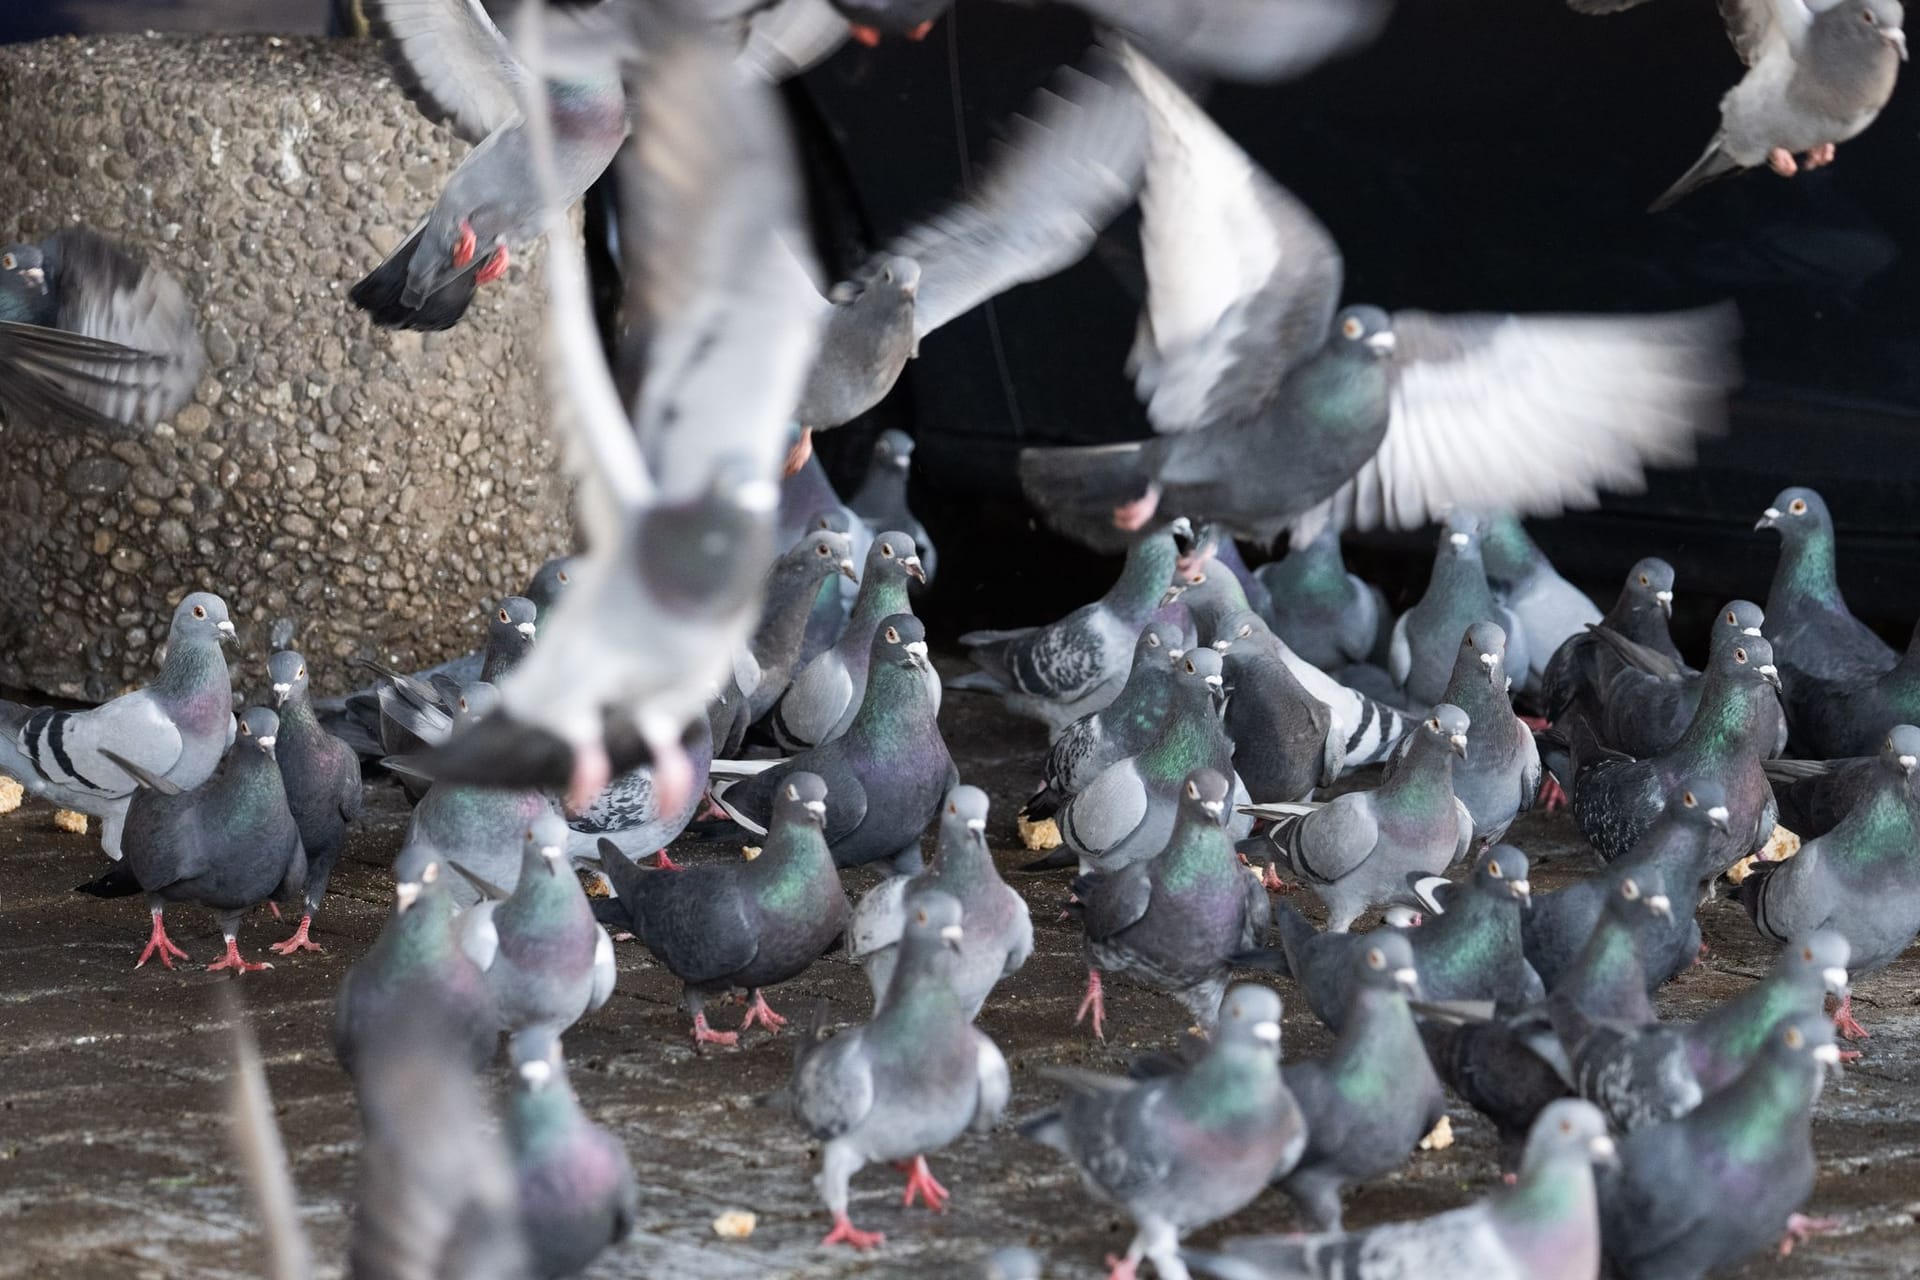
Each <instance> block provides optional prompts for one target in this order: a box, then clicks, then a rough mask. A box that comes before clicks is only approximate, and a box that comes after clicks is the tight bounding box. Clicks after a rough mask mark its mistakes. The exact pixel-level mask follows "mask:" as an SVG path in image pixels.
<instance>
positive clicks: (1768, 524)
mask: <svg viewBox="0 0 1920 1280" xmlns="http://www.w3.org/2000/svg"><path fill="white" fill-rule="evenodd" d="M1779 523H1780V508H1778V507H1768V508H1767V509H1766V510H1765V511H1762V512H1761V513H1760V518H1759V519H1758V520H1755V521H1754V522H1753V527H1754V528H1755V529H1771V528H1773V527H1774V526H1775V525H1777V524H1779Z"/></svg>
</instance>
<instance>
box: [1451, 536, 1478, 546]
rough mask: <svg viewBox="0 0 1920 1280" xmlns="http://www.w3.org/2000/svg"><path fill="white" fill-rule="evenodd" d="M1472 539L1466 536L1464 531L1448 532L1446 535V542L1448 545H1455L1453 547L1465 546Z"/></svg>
mask: <svg viewBox="0 0 1920 1280" xmlns="http://www.w3.org/2000/svg"><path fill="white" fill-rule="evenodd" d="M1472 541H1473V539H1472V538H1469V537H1468V536H1467V535H1466V534H1464V533H1450V534H1448V535H1447V542H1448V543H1449V544H1450V545H1452V546H1455V547H1464V546H1466V545H1467V544H1468V543H1469V542H1472Z"/></svg>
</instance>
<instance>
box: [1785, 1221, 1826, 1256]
mask: <svg viewBox="0 0 1920 1280" xmlns="http://www.w3.org/2000/svg"><path fill="white" fill-rule="evenodd" d="M1840 1227H1841V1222H1840V1219H1838V1218H1809V1217H1808V1216H1807V1215H1806V1214H1804V1213H1792V1214H1788V1215H1787V1234H1786V1235H1784V1236H1781V1237H1780V1256H1781V1257H1783V1258H1784V1257H1786V1256H1787V1255H1788V1254H1790V1253H1792V1252H1793V1246H1795V1245H1797V1244H1805V1243H1806V1242H1807V1241H1808V1239H1810V1238H1811V1237H1813V1236H1820V1235H1825V1234H1827V1233H1828V1232H1830V1231H1838V1230H1839V1229H1840Z"/></svg>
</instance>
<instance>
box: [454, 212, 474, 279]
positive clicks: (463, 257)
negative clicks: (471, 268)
mask: <svg viewBox="0 0 1920 1280" xmlns="http://www.w3.org/2000/svg"><path fill="white" fill-rule="evenodd" d="M479 247H480V241H479V239H478V237H476V236H475V235H474V234H473V224H472V223H471V222H468V221H467V220H466V219H465V218H462V219H460V237H459V239H457V240H455V241H454V242H453V256H452V257H450V258H449V259H448V261H449V262H451V263H452V264H453V265H454V267H455V268H464V267H465V266H466V265H467V264H468V263H469V262H472V261H473V255H474V251H475V250H477V249H478V248H479Z"/></svg>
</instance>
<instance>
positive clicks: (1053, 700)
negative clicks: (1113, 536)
mask: <svg viewBox="0 0 1920 1280" xmlns="http://www.w3.org/2000/svg"><path fill="white" fill-rule="evenodd" d="M1177 554H1178V553H1177V552H1176V551H1175V548H1174V542H1173V537H1172V536H1171V535H1170V534H1166V533H1158V534H1151V535H1149V536H1147V537H1144V538H1142V539H1140V540H1139V541H1138V542H1136V543H1134V544H1133V545H1132V546H1130V547H1128V548H1127V562H1126V566H1125V568H1123V569H1122V570H1121V572H1120V577H1119V579H1118V580H1117V581H1115V582H1114V584H1113V585H1112V586H1111V587H1109V588H1108V589H1107V593H1106V595H1104V596H1102V597H1101V598H1100V599H1098V600H1096V601H1094V602H1093V603H1092V604H1086V605H1082V606H1080V607H1079V608H1078V609H1075V610H1074V611H1073V612H1072V613H1069V614H1068V615H1067V616H1066V617H1064V618H1061V619H1060V620H1059V621H1058V622H1054V623H1049V624H1048V625H1046V626H1040V627H1019V628H1016V629H1014V630H1011V631H970V632H968V633H967V634H965V635H963V636H961V637H960V643H961V644H963V645H965V646H967V656H968V657H969V658H971V659H972V660H973V664H974V666H975V667H976V668H977V671H976V672H971V673H969V674H968V675H967V676H966V677H963V678H962V680H960V681H958V682H956V685H955V687H956V688H970V689H980V690H984V691H987V692H992V693H998V694H999V695H1000V697H1001V700H1002V701H1003V702H1004V703H1005V704H1006V706H1007V708H1008V710H1010V711H1012V712H1014V713H1015V714H1016V715H1023V716H1027V717H1029V718H1031V719H1034V720H1038V721H1040V722H1041V723H1042V724H1044V725H1046V726H1047V729H1048V732H1049V733H1050V734H1051V735H1054V736H1058V735H1059V733H1060V732H1061V731H1062V730H1063V729H1065V728H1066V727H1067V726H1068V725H1070V724H1072V723H1073V722H1074V721H1075V720H1078V719H1080V718H1081V717H1082V716H1086V715H1090V714H1092V713H1093V712H1096V711H1099V710H1100V709H1101V708H1102V707H1105V706H1106V705H1107V704H1109V703H1111V702H1112V701H1113V700H1114V699H1115V698H1116V697H1118V696H1119V695H1120V690H1121V688H1122V687H1123V686H1124V685H1125V684H1126V680H1127V675H1128V672H1129V670H1130V666H1129V659H1130V657H1131V656H1132V654H1133V650H1134V646H1135V644H1136V642H1137V641H1138V640H1139V638H1140V632H1141V630H1142V628H1144V627H1145V626H1146V625H1147V623H1148V622H1149V621H1151V620H1152V618H1153V613H1154V610H1155V609H1157V608H1158V607H1159V606H1160V601H1161V597H1162V596H1163V595H1165V593H1166V590H1167V585H1168V583H1169V582H1171V581H1172V579H1173V568H1174V561H1175V559H1176V558H1177Z"/></svg>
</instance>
